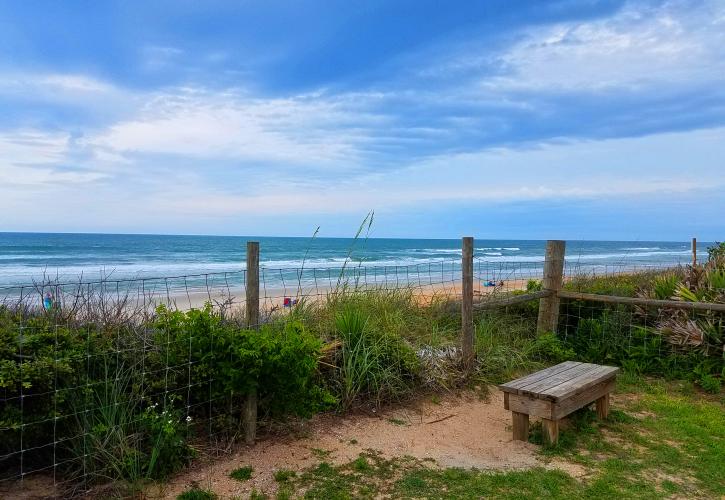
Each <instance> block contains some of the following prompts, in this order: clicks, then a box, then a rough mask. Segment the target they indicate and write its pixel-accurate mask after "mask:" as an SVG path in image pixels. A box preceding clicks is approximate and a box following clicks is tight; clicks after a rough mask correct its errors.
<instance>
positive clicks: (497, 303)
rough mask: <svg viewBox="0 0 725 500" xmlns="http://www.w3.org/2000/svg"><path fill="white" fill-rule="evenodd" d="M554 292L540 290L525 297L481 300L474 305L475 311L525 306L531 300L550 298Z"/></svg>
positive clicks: (516, 296)
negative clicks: (518, 305)
mask: <svg viewBox="0 0 725 500" xmlns="http://www.w3.org/2000/svg"><path fill="white" fill-rule="evenodd" d="M553 293H554V292H553V291H551V290H539V291H538V292H531V293H525V294H523V295H512V296H510V297H504V298H501V299H495V298H494V299H489V298H488V297H487V298H486V299H483V300H481V301H480V302H479V303H477V304H474V306H473V308H474V309H478V310H480V309H495V308H498V307H508V306H514V305H516V304H523V303H524V302H528V301H530V300H536V299H542V298H544V297H549V296H551V295H552V294H553Z"/></svg>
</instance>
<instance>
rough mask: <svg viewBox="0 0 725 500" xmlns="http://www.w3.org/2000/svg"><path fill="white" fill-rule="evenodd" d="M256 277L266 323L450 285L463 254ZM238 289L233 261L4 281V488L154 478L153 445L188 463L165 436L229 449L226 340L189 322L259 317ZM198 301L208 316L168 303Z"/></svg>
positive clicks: (231, 408)
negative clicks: (165, 272) (221, 268)
mask: <svg viewBox="0 0 725 500" xmlns="http://www.w3.org/2000/svg"><path fill="white" fill-rule="evenodd" d="M259 277H260V283H259V308H260V310H261V315H260V322H261V323H262V324H266V323H269V322H272V321H274V320H275V319H276V318H279V317H282V318H284V317H285V316H286V315H290V314H292V312H293V311H294V310H296V308H298V307H299V306H302V304H307V305H309V304H315V303H323V302H325V301H327V300H329V299H330V297H332V296H339V295H340V294H363V293H386V292H392V291H404V292H405V293H408V294H411V295H415V296H416V297H420V298H422V299H426V298H430V297H432V296H434V295H446V296H448V295H452V294H455V293H457V291H456V290H457V283H458V282H459V281H460V263H456V262H454V261H450V262H436V263H431V264H428V265H420V264H419V265H414V266H384V267H372V266H364V267H363V266H349V267H347V266H343V267H339V268H307V269H305V268H299V269H288V268H286V269H269V268H265V267H261V268H260V270H259ZM247 287H248V283H247V271H246V270H233V271H228V272H214V273H204V274H193V275H181V276H164V277H146V278H141V279H130V278H129V279H111V278H106V279H99V280H95V281H86V280H83V279H79V280H78V281H68V282H58V281H54V280H52V279H41V280H38V281H37V282H34V283H30V284H27V285H12V286H5V287H2V288H0V335H1V336H2V339H0V492H2V493H3V495H4V496H12V494H13V492H15V493H17V490H16V489H13V488H19V487H22V484H23V482H26V481H28V480H29V479H31V478H32V479H33V480H47V481H50V484H52V491H54V492H56V494H58V495H59V496H72V495H74V494H79V493H82V492H83V491H85V490H86V489H87V488H88V487H90V486H93V485H95V484H98V483H103V482H104V481H107V480H113V479H118V478H126V479H137V478H143V477H161V476H163V475H164V474H165V473H166V472H167V471H168V470H170V469H171V468H173V467H174V466H175V465H177V464H173V463H165V462H162V461H159V460H158V457H154V456H153V454H154V453H163V456H164V460H165V461H168V459H169V457H171V460H172V461H173V460H179V461H183V460H185V459H186V457H185V456H183V453H184V452H182V450H181V449H179V451H178V453H175V452H174V450H173V448H174V446H176V445H177V444H175V443H177V442H180V441H181V439H182V438H184V439H186V438H188V437H189V436H196V437H197V438H199V437H201V436H203V437H204V439H203V444H198V445H197V446H200V447H203V448H205V449H206V450H207V451H210V452H211V451H214V450H220V449H224V448H226V447H227V446H228V445H229V443H231V442H233V441H234V440H235V439H236V438H237V436H238V434H239V433H240V432H241V429H240V421H241V418H242V416H241V411H242V408H243V404H244V402H243V399H244V396H245V394H235V393H233V392H231V391H226V390H225V389H223V388H221V387H220V381H219V380H217V379H216V378H215V375H216V374H218V373H219V371H218V370H219V369H222V368H220V366H219V365H220V364H221V363H224V362H225V360H224V359H222V358H223V356H224V355H221V357H220V353H222V352H224V349H228V348H229V347H228V346H227V345H225V344H224V339H222V338H220V337H215V336H214V335H215V334H214V333H213V331H214V330H213V329H212V330H210V329H208V328H205V326H204V325H200V324H197V323H203V322H208V321H212V320H210V318H219V320H220V321H226V322H229V323H231V324H235V325H237V326H238V327H239V328H243V329H248V328H256V327H258V326H260V325H249V324H247V323H246V321H245V318H246V315H245V298H246V295H247V293H248V289H247ZM423 302H424V300H423ZM204 308H210V309H211V310H213V311H214V315H212V316H204V315H202V314H199V315H196V316H177V315H176V313H177V312H178V311H189V310H197V311H198V310H203V309H204ZM180 318H182V319H180ZM180 330H185V331H182V332H180ZM209 332H212V333H209ZM230 356H231V355H230ZM210 363H216V365H210ZM229 365H230V366H229V367H228V368H229V370H234V366H233V363H232V362H231V358H230V360H229ZM225 369H226V368H225ZM149 439H152V440H153V439H155V440H158V442H153V443H150V442H148V441H149ZM145 441H146V442H145ZM159 443H160V444H159ZM164 447H165V448H166V449H164V450H162V451H160V448H164ZM139 450H150V451H148V452H142V451H139ZM170 450H171V451H170ZM58 492H60V493H58Z"/></svg>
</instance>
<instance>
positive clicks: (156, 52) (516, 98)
mask: <svg viewBox="0 0 725 500" xmlns="http://www.w3.org/2000/svg"><path fill="white" fill-rule="evenodd" d="M724 188H725V2H722V1H720V0H711V1H596V0H588V1H585V0H579V1H575V0H561V1H551V2H544V1H541V0H538V1H531V2H526V1H517V2H512V1H510V0H509V1H495V0H490V1H486V2H468V1H466V2H436V1H421V0H418V1H390V0H381V1H366V2H347V1H326V2H312V1H308V2H306V1H296V2H287V1H285V2H282V1H269V0H267V1H260V2H254V1H249V2H231V1H229V2H227V1H207V2H192V1H144V2H135V1H117V2H113V1H108V2H96V1H65V2H56V1H34V2H18V1H5V0H0V230H7V231H91V232H152V233H183V234H189V233H193V234H258V235H309V234H311V233H312V231H314V228H315V227H316V226H318V225H319V226H321V232H320V234H321V235H323V236H346V235H350V234H351V233H354V231H355V229H356V228H357V225H358V223H359V222H360V221H361V220H362V218H363V217H364V215H365V214H366V213H367V212H368V211H369V210H375V212H376V227H375V231H374V233H375V235H376V236H401V237H406V236H409V237H458V236H461V235H462V234H473V235H476V236H478V237H487V238H553V237H562V238H579V239H627V240H646V239H665V240H671V239H686V238H688V237H690V236H698V237H699V238H700V239H702V240H715V239H723V234H725V218H723V217H722V214H723V213H725V195H723V193H724V192H725V191H724Z"/></svg>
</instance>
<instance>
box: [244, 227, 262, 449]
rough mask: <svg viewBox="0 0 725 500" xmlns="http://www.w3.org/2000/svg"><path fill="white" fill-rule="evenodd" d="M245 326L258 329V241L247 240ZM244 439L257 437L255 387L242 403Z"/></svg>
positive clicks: (248, 441) (252, 442)
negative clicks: (243, 403)
mask: <svg viewBox="0 0 725 500" xmlns="http://www.w3.org/2000/svg"><path fill="white" fill-rule="evenodd" d="M246 301H247V327H248V328H252V329H255V330H257V329H259V242H257V241H248V242H247V290H246ZM243 418H244V441H245V442H246V443H247V444H250V445H251V444H254V440H255V438H256V437H257V388H256V387H255V388H254V389H252V390H251V391H250V392H249V394H247V400H246V402H245V405H244V416H243Z"/></svg>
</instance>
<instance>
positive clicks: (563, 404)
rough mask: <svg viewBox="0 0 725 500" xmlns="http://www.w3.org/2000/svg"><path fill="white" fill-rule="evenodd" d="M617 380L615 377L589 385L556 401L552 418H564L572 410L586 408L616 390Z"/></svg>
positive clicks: (553, 404) (553, 405)
mask: <svg viewBox="0 0 725 500" xmlns="http://www.w3.org/2000/svg"><path fill="white" fill-rule="evenodd" d="M614 386H615V381H614V379H613V378H612V379H609V380H604V381H602V382H599V383H598V384H596V385H593V386H590V387H588V388H587V389H586V390H584V391H582V392H580V393H578V394H575V395H573V396H571V397H568V398H566V399H564V400H561V401H559V402H556V403H551V405H552V411H551V418H554V419H559V418H564V417H566V416H567V415H569V414H570V413H571V412H574V411H576V410H578V409H579V408H584V407H585V406H588V405H590V404H592V403H593V402H595V401H596V400H598V399H599V398H601V397H602V396H604V395H605V394H609V393H610V392H612V391H613V390H614Z"/></svg>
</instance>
